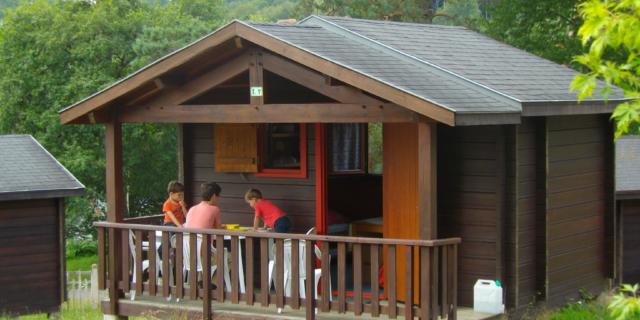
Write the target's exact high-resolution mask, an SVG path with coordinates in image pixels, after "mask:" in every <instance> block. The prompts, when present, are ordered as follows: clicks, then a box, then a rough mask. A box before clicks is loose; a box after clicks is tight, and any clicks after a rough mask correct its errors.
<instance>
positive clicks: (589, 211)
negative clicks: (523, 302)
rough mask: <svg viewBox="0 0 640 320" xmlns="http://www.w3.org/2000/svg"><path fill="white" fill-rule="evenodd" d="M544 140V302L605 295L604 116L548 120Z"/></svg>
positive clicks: (607, 190)
mask: <svg viewBox="0 0 640 320" xmlns="http://www.w3.org/2000/svg"><path fill="white" fill-rule="evenodd" d="M546 134H547V138H546V145H547V156H546V159H547V170H546V171H547V182H546V184H547V186H546V257H547V261H546V282H547V288H546V300H547V302H548V303H549V304H551V305H560V304H562V303H564V302H565V301H566V300H567V299H571V298H574V299H575V298H579V297H580V294H579V289H586V290H589V291H591V292H592V293H593V294H598V293H600V292H601V291H602V290H603V289H604V285H605V280H606V278H607V276H608V275H607V272H608V268H609V266H610V264H611V262H612V261H608V253H607V252H606V251H607V250H608V249H607V246H608V243H609V242H608V241H607V235H608V234H609V230H608V229H607V226H608V222H607V221H608V219H609V220H610V219H611V218H612V210H613V203H612V202H611V199H612V197H613V190H611V189H612V187H611V185H612V184H611V183H610V179H611V174H612V171H611V170H609V166H610V159H609V157H610V155H609V154H608V153H611V152H613V151H612V148H611V143H612V142H611V141H612V136H611V131H610V125H609V124H608V121H607V117H606V116H604V115H589V116H558V117H548V118H547V119H546Z"/></svg>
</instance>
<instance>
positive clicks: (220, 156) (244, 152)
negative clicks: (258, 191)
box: [213, 123, 258, 172]
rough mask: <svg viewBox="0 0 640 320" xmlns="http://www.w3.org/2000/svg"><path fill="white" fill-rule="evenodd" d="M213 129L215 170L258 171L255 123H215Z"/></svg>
mask: <svg viewBox="0 0 640 320" xmlns="http://www.w3.org/2000/svg"><path fill="white" fill-rule="evenodd" d="M213 130H214V132H213V138H214V141H215V161H216V162H215V167H216V171H217V172H257V171H258V143H257V140H258V134H257V131H256V130H257V126H256V125H255V124H235V123H234V124H216V125H214V129H213Z"/></svg>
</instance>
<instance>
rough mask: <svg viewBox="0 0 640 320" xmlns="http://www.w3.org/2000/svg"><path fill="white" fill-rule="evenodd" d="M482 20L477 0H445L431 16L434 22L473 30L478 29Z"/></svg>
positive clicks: (481, 24)
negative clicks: (433, 15) (442, 5)
mask: <svg viewBox="0 0 640 320" xmlns="http://www.w3.org/2000/svg"><path fill="white" fill-rule="evenodd" d="M483 21H484V20H483V18H482V15H481V14H480V6H479V5H478V1H477V0H447V1H446V2H445V3H444V7H442V8H441V9H438V10H437V11H436V15H435V17H434V18H433V23H434V24H442V25H449V26H464V27H467V28H470V29H474V30H480V29H481V27H482V26H483Z"/></svg>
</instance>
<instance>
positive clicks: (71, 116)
mask: <svg viewBox="0 0 640 320" xmlns="http://www.w3.org/2000/svg"><path fill="white" fill-rule="evenodd" d="M237 24H238V23H237V22H232V23H230V24H228V25H226V26H224V27H222V28H220V29H218V30H217V31H216V32H214V33H212V34H210V35H208V36H207V37H205V38H203V39H201V40H199V41H197V42H194V43H193V44H192V45H190V46H188V47H186V48H184V49H182V50H180V51H176V52H174V53H173V54H171V56H170V57H166V58H164V59H162V60H161V61H159V62H158V63H156V64H153V65H151V66H149V67H147V68H145V69H143V70H141V71H140V72H138V73H135V74H133V75H132V76H130V77H129V78H128V79H126V80H125V81H121V82H118V83H116V84H115V85H113V86H111V87H109V88H107V89H106V90H105V91H104V92H101V93H99V94H96V95H94V96H91V97H89V98H87V99H85V100H83V101H80V102H78V103H77V104H75V105H73V106H71V107H69V108H67V109H65V110H64V111H63V112H62V113H61V114H60V121H61V122H62V124H66V123H69V122H71V121H73V120H75V119H76V118H79V117H81V116H83V115H84V114H86V113H87V112H89V111H92V110H94V109H96V108H99V107H101V106H103V105H105V104H107V103H110V102H113V101H114V100H115V99H117V98H119V97H120V96H122V95H124V94H125V93H127V92H129V91H131V90H133V89H135V88H137V87H139V86H141V85H143V84H145V83H147V82H148V81H149V80H150V79H155V78H157V77H160V76H161V75H163V74H165V73H167V72H169V71H171V70H173V69H175V68H176V67H179V66H181V65H183V64H184V63H186V62H187V61H189V60H191V59H193V58H194V57H195V56H197V55H199V54H202V53H204V52H205V51H206V50H208V49H209V48H212V47H215V46H218V45H220V44H222V43H223V42H225V41H227V40H230V39H232V38H233V37H234V36H235V35H236V25H237Z"/></svg>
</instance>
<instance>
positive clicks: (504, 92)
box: [61, 16, 626, 125]
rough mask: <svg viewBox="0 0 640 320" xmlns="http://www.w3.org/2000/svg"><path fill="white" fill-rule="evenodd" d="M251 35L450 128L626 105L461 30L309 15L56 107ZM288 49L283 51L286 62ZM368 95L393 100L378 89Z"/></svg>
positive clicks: (239, 25)
mask: <svg viewBox="0 0 640 320" xmlns="http://www.w3.org/2000/svg"><path fill="white" fill-rule="evenodd" d="M241 29H242V30H241ZM249 33H251V35H250V36H248V35H249ZM256 34H259V35H261V36H265V35H266V36H267V40H260V41H262V43H260V41H257V42H256V44H257V45H258V46H261V45H264V44H265V43H266V42H270V41H272V40H273V41H275V42H277V43H278V44H284V45H285V46H288V47H289V48H295V49H299V50H302V51H304V53H305V54H307V55H309V56H310V57H311V56H312V57H314V58H320V59H322V60H323V61H328V62H330V63H332V64H335V65H338V66H340V67H341V68H344V69H346V70H349V72H353V73H355V74H358V75H360V76H365V77H367V78H368V79H371V80H373V81H376V82H377V83H382V84H384V85H385V86H386V87H388V88H392V89H394V90H399V91H400V92H401V93H402V94H405V95H407V96H410V97H411V98H417V99H419V101H424V102H426V103H428V104H429V105H430V108H433V109H434V110H436V109H437V110H440V111H435V112H445V113H450V114H453V117H455V120H453V121H448V122H447V121H445V123H448V124H455V125H474V124H505V123H519V122H520V117H521V116H523V115H525V116H527V115H531V116H533V115H560V114H580V113H609V112H611V111H612V110H613V108H614V107H615V105H616V104H617V103H619V102H620V101H624V100H626V99H625V98H624V96H623V93H622V91H621V90H620V89H618V88H613V89H612V90H611V93H610V94H609V96H608V99H605V97H603V96H599V95H595V96H593V97H591V98H588V99H587V101H585V102H583V103H582V104H583V105H585V104H586V105H589V107H590V108H589V109H587V108H582V107H583V106H582V105H580V106H579V105H578V99H577V95H576V93H575V92H571V91H570V90H569V84H570V83H571V81H572V79H573V78H574V77H575V75H577V74H578V73H577V72H575V71H573V70H571V69H569V68H567V67H565V66H562V65H558V64H556V63H554V62H551V61H548V60H545V59H542V58H540V57H537V56H535V55H532V54H530V53H527V52H525V51H522V50H519V49H516V48H514V47H511V46H509V45H507V44H503V43H501V42H498V41H496V40H493V39H491V38H488V37H486V36H484V35H481V34H479V33H477V32H475V31H472V30H469V29H466V28H463V27H450V26H440V25H428V24H417V23H404V22H388V21H375V20H363V19H352V18H339V17H325V16H310V17H307V18H305V19H304V20H302V21H300V22H299V23H298V24H294V25H282V24H265V23H250V22H249V23H245V22H242V21H237V20H235V21H233V22H231V23H229V24H228V25H226V26H224V27H222V28H220V29H218V30H216V31H214V32H213V33H211V34H209V35H207V36H205V37H203V38H201V39H200V40H198V41H196V42H194V43H192V44H190V45H188V46H186V47H184V48H182V49H179V50H177V51H175V52H173V53H171V54H169V55H167V56H165V57H163V58H161V59H159V60H157V61H155V62H153V63H151V64H150V65H148V66H146V67H144V68H142V69H140V70H138V71H137V72H135V73H133V74H131V75H130V76H128V77H127V78H124V79H122V80H120V81H118V82H116V83H115V84H113V85H111V86H110V87H107V88H106V89H104V90H102V91H100V92H98V93H96V94H94V95H92V96H90V97H87V98H85V99H83V100H81V101H79V102H77V103H75V104H73V105H71V106H69V107H67V108H65V109H63V110H61V113H62V121H63V123H69V122H72V121H76V120H77V119H78V118H79V117H81V116H83V115H87V114H88V113H90V112H91V111H93V110H96V109H100V108H102V107H105V106H109V105H112V104H113V103H114V101H117V100H118V99H120V98H122V97H123V96H125V95H132V94H135V92H136V91H135V90H140V89H141V88H143V87H144V85H148V84H149V83H152V82H153V81H154V80H155V79H157V77H159V76H163V75H165V74H168V73H171V72H172V70H174V69H176V68H179V67H180V66H181V65H184V64H187V63H189V61H190V59H196V58H198V56H199V55H200V56H201V55H204V54H206V52H207V50H209V49H211V47H215V46H217V45H220V43H222V41H223V40H224V39H231V38H233V37H238V38H245V39H246V38H247V37H248V38H249V42H252V41H256V40H255V39H256V38H259V37H254V36H253V35H256ZM216 37H218V38H220V39H222V38H223V37H224V39H223V40H220V41H218V40H216ZM262 39H263V38H262ZM287 52H288V51H287V50H286V49H285V50H283V51H282V52H280V54H282V55H283V56H285V57H288V56H287ZM288 58H289V57H288ZM305 59H306V60H309V59H308V58H306V57H298V60H297V62H300V61H302V60H305ZM307 67H310V65H309V64H307ZM316 71H319V72H323V70H316ZM352 85H353V84H352ZM599 85H600V86H604V83H603V82H599ZM355 86H356V87H357V84H356V85H355ZM361 89H362V88H361ZM365 91H366V90H365ZM370 93H371V94H374V95H379V96H380V97H381V98H383V99H387V100H391V101H393V100H392V99H389V97H387V96H385V95H384V94H382V93H380V92H370ZM396 98H397V96H396ZM125 100H126V99H125ZM400 100H402V99H401V98H400ZM396 101H399V100H398V99H396ZM407 101H409V100H407ZM414 101H415V100H414ZM394 102H395V101H394ZM396 103H397V102H396ZM398 104H399V105H401V106H403V107H405V108H408V109H411V110H413V111H415V112H417V113H419V114H420V113H422V114H423V115H425V116H430V114H429V112H421V110H420V109H417V108H415V107H413V104H415V103H413V104H412V103H410V102H407V103H405V104H404V105H403V104H402V103H398ZM540 106H543V108H541V107H540ZM79 107H80V108H79ZM73 109H78V110H77V111H75V112H74V111H72V110H73ZM423 110H424V109H423ZM69 111H72V112H69ZM65 113H67V115H66V116H65ZM487 115H488V116H490V117H486V116H487ZM447 117H448V116H445V118H447ZM465 117H466V118H465ZM465 119H466V120H465ZM436 120H438V119H436ZM85 122H86V121H85Z"/></svg>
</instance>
